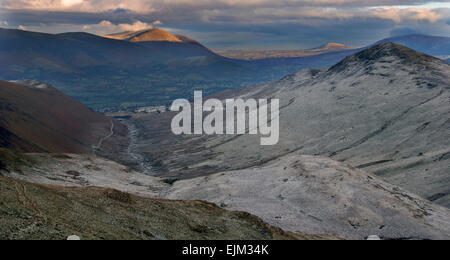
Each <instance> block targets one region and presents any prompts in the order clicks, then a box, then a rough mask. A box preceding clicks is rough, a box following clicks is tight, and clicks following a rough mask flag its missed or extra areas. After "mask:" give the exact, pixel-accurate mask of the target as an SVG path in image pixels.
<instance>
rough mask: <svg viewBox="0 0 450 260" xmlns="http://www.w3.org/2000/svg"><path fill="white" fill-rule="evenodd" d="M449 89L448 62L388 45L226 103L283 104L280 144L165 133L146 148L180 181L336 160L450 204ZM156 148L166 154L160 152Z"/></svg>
mask: <svg viewBox="0 0 450 260" xmlns="http://www.w3.org/2000/svg"><path fill="white" fill-rule="evenodd" d="M449 88H450V66H449V65H448V64H446V63H444V62H443V61H442V60H439V59H436V58H433V57H431V56H427V55H424V54H421V53H418V52H415V51H413V50H411V49H408V48H406V47H403V46H400V45H396V44H392V43H383V44H380V45H377V46H375V47H372V48H370V49H368V50H365V51H363V52H360V53H358V54H355V55H353V56H350V57H348V58H347V59H345V60H344V61H342V62H340V63H339V64H337V65H335V66H334V67H332V68H330V69H327V70H324V71H311V70H306V71H302V72H299V73H297V74H294V75H291V76H289V77H286V78H284V79H282V80H281V81H279V82H275V83H271V84H267V85H263V86H258V87H253V88H249V89H245V90H241V91H238V92H228V93H224V94H223V95H222V96H221V97H222V98H225V97H235V96H240V97H243V98H248V97H272V98H279V99H280V104H281V106H282V108H281V115H280V130H281V133H280V142H279V144H278V145H276V146H270V147H262V146H260V137H259V136H248V135H245V136H232V137H230V136H219V137H211V136H204V137H202V138H198V137H196V138H190V137H183V138H180V137H173V136H170V134H167V136H161V134H160V135H158V136H156V137H155V136H149V138H148V139H147V140H143V141H142V144H143V146H142V147H141V150H142V152H144V153H145V154H146V155H147V156H149V157H150V158H152V159H154V160H156V161H159V162H160V163H159V164H160V165H162V166H163V167H162V168H163V170H165V171H169V172H170V173H171V174H172V175H173V176H176V177H177V178H190V177H193V176H197V175H205V174H210V173H214V172H218V171H221V170H233V169H244V168H248V167H252V166H258V165H261V164H264V163H266V162H268V161H271V160H273V159H276V158H279V157H283V156H286V155H288V154H298V155H304V154H306V155H320V156H327V157H331V158H332V159H334V160H338V161H342V162H346V163H349V164H351V165H352V166H354V167H359V168H363V169H366V170H369V171H373V172H375V173H376V174H379V175H382V176H383V177H385V178H386V179H387V180H389V181H391V182H392V183H394V184H397V185H400V186H402V187H404V188H406V189H408V190H410V191H412V192H414V193H417V194H419V195H421V196H423V197H425V198H428V199H430V200H432V201H436V202H437V203H440V204H442V205H445V206H450V202H449V201H448V199H449V196H448V194H449V185H450V179H449V172H448V169H449V158H450V156H448V154H449V152H450V148H449V147H450V130H449V129H450V119H449V111H450V103H449V98H450V95H449ZM164 116H166V117H167V116H168V115H164ZM163 121H164V120H161V119H160V118H158V117H153V118H148V119H142V120H141V122H140V123H141V124H140V125H141V126H145V127H144V130H143V131H146V130H151V131H153V132H156V129H153V128H151V127H155V126H154V125H155V124H156V122H157V123H158V124H159V126H158V127H160V128H163V127H164V124H163V123H161V122H163ZM169 122H170V121H169ZM158 130H159V131H160V133H161V132H162V133H164V132H168V133H170V129H158ZM153 132H152V133H153ZM156 138H159V140H157V139H156ZM162 140H166V141H162ZM167 140H176V142H175V141H174V142H173V143H172V142H170V141H167ZM147 142H148V143H151V144H152V149H153V150H158V149H155V145H158V144H160V145H161V147H160V148H161V149H159V150H158V152H152V150H151V149H147V148H148V147H150V146H148V147H147V146H146V145H145V144H146V143H147ZM185 167H188V168H185Z"/></svg>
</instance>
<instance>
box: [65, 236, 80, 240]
mask: <svg viewBox="0 0 450 260" xmlns="http://www.w3.org/2000/svg"><path fill="white" fill-rule="evenodd" d="M67 240H81V238H80V237H79V236H75V235H72V236H69V237H68V238H67Z"/></svg>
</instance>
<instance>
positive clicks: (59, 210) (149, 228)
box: [0, 176, 333, 240]
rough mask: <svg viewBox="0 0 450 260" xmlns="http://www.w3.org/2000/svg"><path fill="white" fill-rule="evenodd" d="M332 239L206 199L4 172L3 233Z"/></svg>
mask: <svg viewBox="0 0 450 260" xmlns="http://www.w3.org/2000/svg"><path fill="white" fill-rule="evenodd" d="M70 235H78V236H80V237H81V238H82V239H84V240H88V239H89V240H91V239H94V240H97V239H98V240H102V239H108V240H109V239H112V240H116V239H118V240H122V239H133V240H134V239H148V240H153V239H164V240H165V239H195V240H203V239H252V240H253V239H256V240H266V239H269V240H270V239H326V238H333V237H329V236H308V235H302V234H294V233H287V232H284V231H282V230H280V229H278V228H274V227H272V226H269V225H268V224H266V223H264V222H262V221H261V220H260V219H259V218H257V217H254V216H252V215H250V214H248V213H242V212H230V211H226V210H223V209H220V208H218V207H217V206H215V205H213V204H209V203H206V202H200V201H168V200H159V199H144V198H140V197H136V196H133V195H130V194H126V193H122V192H119V191H116V190H110V189H100V188H62V187H55V186H43V185H35V184H30V183H26V182H22V181H18V180H14V179H11V178H7V177H1V176H0V239H2V240H5V239H7V240H9V239H55V240H60V239H66V238H67V237H68V236H70Z"/></svg>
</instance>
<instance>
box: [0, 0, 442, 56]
mask: <svg viewBox="0 0 450 260" xmlns="http://www.w3.org/2000/svg"><path fill="white" fill-rule="evenodd" d="M0 26H1V27H6V28H19V29H23V30H33V31H41V32H50V33H59V32H67V31H86V32H90V33H96V34H107V33H112V32H117V31H127V30H139V29H144V28H148V27H155V26H157V27H160V28H163V29H167V30H169V31H171V32H174V33H181V34H185V35H187V36H189V37H193V38H196V39H198V40H200V41H202V42H203V43H204V44H206V45H207V46H209V47H211V48H228V49H233V48H266V49H267V48H270V49H274V48H275V49H287V48H289V49H291V48H303V47H312V46H316V45H321V44H323V43H325V42H342V43H346V44H351V45H355V46H362V45H365V44H368V43H371V42H373V41H376V40H378V39H380V38H384V37H389V36H394V35H402V34H411V33H426V34H433V35H442V36H450V0H440V1H420V0H371V1H363V0H277V1H274V0H0Z"/></svg>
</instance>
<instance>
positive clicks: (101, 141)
mask: <svg viewBox="0 0 450 260" xmlns="http://www.w3.org/2000/svg"><path fill="white" fill-rule="evenodd" d="M113 135H114V121H113V120H111V128H110V133H109V134H108V135H107V136H105V137H103V138H102V139H100V141H98V143H97V145H94V146H92V153H93V154H94V155H95V154H96V151H97V150H100V149H101V148H102V145H103V142H105V141H106V140H108V139H109V138H111V137H112V136H113Z"/></svg>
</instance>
